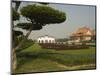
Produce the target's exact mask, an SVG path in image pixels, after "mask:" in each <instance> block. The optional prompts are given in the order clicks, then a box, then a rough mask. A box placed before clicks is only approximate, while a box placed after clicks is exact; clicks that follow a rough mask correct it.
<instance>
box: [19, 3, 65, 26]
mask: <svg viewBox="0 0 100 75" xmlns="http://www.w3.org/2000/svg"><path fill="white" fill-rule="evenodd" d="M21 14H22V15H23V16H25V17H26V18H28V19H30V20H31V21H32V22H33V23H34V22H35V23H38V24H41V25H44V24H54V23H61V22H64V21H65V20H66V15H65V13H64V12H60V11H58V10H56V9H53V8H51V7H49V6H39V5H35V4H34V5H28V6H26V7H23V8H22V9H21Z"/></svg>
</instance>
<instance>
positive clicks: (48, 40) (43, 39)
mask: <svg viewBox="0 0 100 75" xmlns="http://www.w3.org/2000/svg"><path fill="white" fill-rule="evenodd" d="M37 43H55V38H54V37H51V36H48V35H45V36H41V37H39V38H37Z"/></svg>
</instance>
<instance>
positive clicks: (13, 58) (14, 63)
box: [12, 27, 32, 72]
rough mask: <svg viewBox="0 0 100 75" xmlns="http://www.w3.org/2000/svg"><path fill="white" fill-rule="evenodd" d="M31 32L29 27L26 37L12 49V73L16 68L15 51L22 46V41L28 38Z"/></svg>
mask: <svg viewBox="0 0 100 75" xmlns="http://www.w3.org/2000/svg"><path fill="white" fill-rule="evenodd" d="M31 31H32V27H30V29H29V32H28V33H27V34H26V36H25V37H24V38H23V40H22V41H21V42H20V43H19V44H18V45H17V46H16V47H15V48H14V49H12V71H13V72H14V71H15V70H16V68H17V56H16V51H17V50H18V49H19V48H20V47H21V46H22V44H23V43H24V41H25V40H26V39H27V38H28V36H29V35H30V33H31Z"/></svg>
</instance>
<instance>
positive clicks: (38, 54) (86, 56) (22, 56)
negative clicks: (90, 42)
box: [16, 44, 95, 73]
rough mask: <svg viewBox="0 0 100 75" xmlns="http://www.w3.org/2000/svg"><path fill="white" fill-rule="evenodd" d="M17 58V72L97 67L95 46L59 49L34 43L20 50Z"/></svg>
mask: <svg viewBox="0 0 100 75" xmlns="http://www.w3.org/2000/svg"><path fill="white" fill-rule="evenodd" d="M17 58H18V66H17V69H16V72H17V73H21V72H22V73H23V72H47V71H62V70H80V69H95V47H91V48H90V49H79V50H59V51H57V50H53V49H42V48H41V47H40V46H39V45H38V44H34V45H32V46H30V47H28V48H26V49H24V50H22V51H20V52H18V53H17Z"/></svg>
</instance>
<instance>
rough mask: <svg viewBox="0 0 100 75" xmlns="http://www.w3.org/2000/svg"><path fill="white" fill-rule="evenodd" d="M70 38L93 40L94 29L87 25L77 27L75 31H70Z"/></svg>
mask: <svg viewBox="0 0 100 75" xmlns="http://www.w3.org/2000/svg"><path fill="white" fill-rule="evenodd" d="M70 38H71V39H72V40H76V41H91V40H95V30H91V29H90V28H87V27H82V28H79V29H78V30H77V31H76V32H74V33H72V34H71V36H70Z"/></svg>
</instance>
